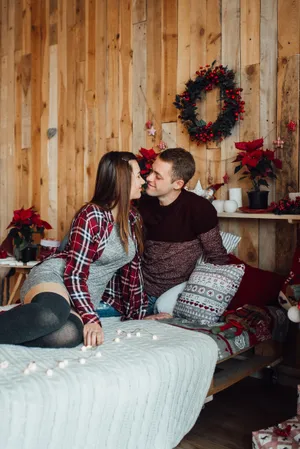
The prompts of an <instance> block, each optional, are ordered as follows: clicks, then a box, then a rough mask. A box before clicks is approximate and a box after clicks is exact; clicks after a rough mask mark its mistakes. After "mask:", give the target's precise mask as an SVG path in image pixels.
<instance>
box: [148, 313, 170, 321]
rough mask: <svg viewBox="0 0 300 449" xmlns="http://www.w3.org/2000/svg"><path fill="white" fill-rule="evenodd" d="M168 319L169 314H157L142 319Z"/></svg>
mask: <svg viewBox="0 0 300 449" xmlns="http://www.w3.org/2000/svg"><path fill="white" fill-rule="evenodd" d="M168 318H172V315H170V314H169V313H163V312H162V313H157V314H156V315H148V316H146V317H145V318H144V320H166V319H168Z"/></svg>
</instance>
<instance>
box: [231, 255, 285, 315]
mask: <svg viewBox="0 0 300 449" xmlns="http://www.w3.org/2000/svg"><path fill="white" fill-rule="evenodd" d="M229 263H233V264H241V263H243V264H244V265H245V275H244V276H243V279H242V282H241V284H240V286H239V288H238V291H237V292H236V294H235V295H234V297H233V299H232V301H231V302H230V304H229V306H228V309H232V310H236V309H237V308H238V307H242V306H244V305H245V304H251V305H253V306H260V307H264V306H267V305H270V304H274V303H276V302H277V298H278V294H279V291H280V288H281V286H282V284H283V281H284V277H283V276H282V275H280V274H278V273H273V272H272V271H266V270H261V269H260V268H256V267H251V265H248V264H246V263H245V262H243V261H242V260H240V259H238V258H237V257H236V256H234V255H233V254H229Z"/></svg>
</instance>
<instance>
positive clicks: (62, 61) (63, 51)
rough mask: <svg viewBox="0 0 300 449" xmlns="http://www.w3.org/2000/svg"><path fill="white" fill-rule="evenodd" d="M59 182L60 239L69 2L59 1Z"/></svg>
mask: <svg viewBox="0 0 300 449" xmlns="http://www.w3.org/2000/svg"><path fill="white" fill-rule="evenodd" d="M57 34H58V160H59V171H58V182H57V189H58V192H57V196H58V202H57V207H58V210H57V219H58V229H57V237H58V238H59V239H60V238H62V237H64V235H65V234H66V233H67V230H68V226H69V224H70V223H69V222H68V221H67V208H66V201H67V151H66V148H67V140H66V131H67V129H66V114H67V4H66V2H59V3H58V33H57Z"/></svg>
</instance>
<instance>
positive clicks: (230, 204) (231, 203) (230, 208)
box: [224, 200, 238, 214]
mask: <svg viewBox="0 0 300 449" xmlns="http://www.w3.org/2000/svg"><path fill="white" fill-rule="evenodd" d="M237 208H238V204H237V202H236V201H235V200H226V201H225V203H224V211H225V212H227V213H228V214H232V213H234V212H235V211H236V210H237Z"/></svg>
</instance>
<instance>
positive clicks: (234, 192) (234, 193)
mask: <svg viewBox="0 0 300 449" xmlns="http://www.w3.org/2000/svg"><path fill="white" fill-rule="evenodd" d="M229 199H230V200H234V201H236V202H237V205H238V207H242V205H243V202H242V189H241V188H240V187H235V188H232V189H229Z"/></svg>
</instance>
